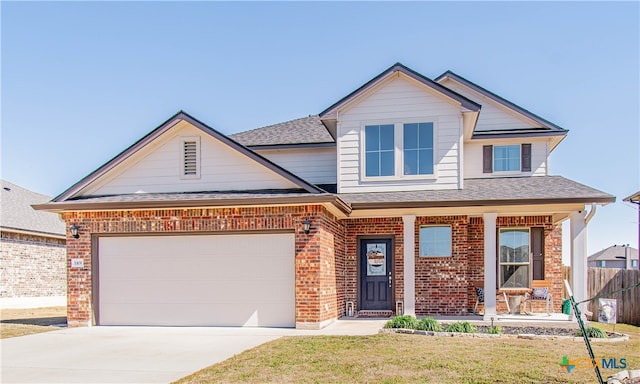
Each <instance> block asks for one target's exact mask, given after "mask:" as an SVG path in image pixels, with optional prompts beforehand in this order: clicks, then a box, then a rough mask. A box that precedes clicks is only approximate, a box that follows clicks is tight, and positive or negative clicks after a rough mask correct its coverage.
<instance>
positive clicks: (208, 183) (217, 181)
mask: <svg viewBox="0 0 640 384" xmlns="http://www.w3.org/2000/svg"><path fill="white" fill-rule="evenodd" d="M184 137H189V138H192V137H200V156H201V158H200V167H201V168H200V177H199V178H195V179H194V178H189V179H186V178H184V177H181V167H182V140H183V138H184ZM156 141H157V143H156V142H154V143H151V144H149V145H148V146H147V147H146V148H143V149H142V150H140V152H138V153H136V154H135V155H134V156H132V157H131V158H129V159H127V160H125V161H124V162H123V163H121V164H120V165H118V166H117V167H116V168H115V169H113V170H112V171H111V172H110V174H109V176H108V177H106V176H105V180H99V182H98V183H96V185H95V187H93V188H92V189H91V190H88V191H84V192H83V193H82V195H83V196H88V195H111V194H127V193H136V192H139V193H163V192H198V191H231V190H257V189H286V188H297V187H296V185H295V184H293V183H292V182H290V181H289V180H286V179H285V178H283V177H282V176H280V175H278V174H276V173H275V172H273V171H271V170H269V169H267V168H265V167H264V166H262V165H261V164H258V163H257V162H255V161H254V160H252V159H250V158H248V157H246V156H244V155H243V154H241V153H239V152H237V151H235V150H233V149H231V148H230V147H228V146H227V145H226V144H223V143H221V142H220V141H218V140H217V139H215V138H213V137H211V136H209V135H207V134H206V133H204V132H202V131H201V130H199V129H197V128H195V127H192V126H191V125H189V124H187V123H184V122H183V123H181V124H179V127H175V128H173V129H172V130H171V131H169V132H167V133H165V135H164V136H161V137H159V138H158V139H156Z"/></svg>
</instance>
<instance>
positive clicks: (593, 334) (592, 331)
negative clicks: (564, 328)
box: [576, 326, 608, 339]
mask: <svg viewBox="0 0 640 384" xmlns="http://www.w3.org/2000/svg"><path fill="white" fill-rule="evenodd" d="M584 331H585V333H586V334H587V337H588V338H590V339H606V338H607V337H608V336H607V333H606V332H605V331H603V330H602V329H600V328H598V327H591V326H589V327H586V328H585V329H584ZM576 336H578V337H582V330H580V329H578V332H576Z"/></svg>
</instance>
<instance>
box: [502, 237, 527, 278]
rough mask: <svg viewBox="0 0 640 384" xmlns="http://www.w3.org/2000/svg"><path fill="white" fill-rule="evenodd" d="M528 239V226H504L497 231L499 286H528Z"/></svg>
mask: <svg viewBox="0 0 640 384" xmlns="http://www.w3.org/2000/svg"><path fill="white" fill-rule="evenodd" d="M530 239H531V237H530V235H529V228H504V229H500V231H499V232H498V275H499V276H498V281H499V287H500V288H529V286H530V272H529V271H530V268H531V267H530V261H531V259H530Z"/></svg>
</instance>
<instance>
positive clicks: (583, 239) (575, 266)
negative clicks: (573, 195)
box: [569, 210, 593, 314]
mask: <svg viewBox="0 0 640 384" xmlns="http://www.w3.org/2000/svg"><path fill="white" fill-rule="evenodd" d="M569 218H570V232H571V290H572V291H573V298H574V299H575V300H576V301H582V300H585V299H586V298H587V294H588V292H587V270H588V267H587V223H586V221H585V218H586V212H585V211H584V210H583V211H576V212H571V215H570V216H569ZM578 307H579V308H580V312H582V313H583V314H584V311H585V309H586V308H587V303H582V304H580V305H579V306H578ZM592 310H593V308H592Z"/></svg>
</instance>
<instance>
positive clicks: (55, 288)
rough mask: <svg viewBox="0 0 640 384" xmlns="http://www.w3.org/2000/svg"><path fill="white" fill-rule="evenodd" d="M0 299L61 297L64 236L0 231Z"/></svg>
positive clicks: (64, 280) (64, 272)
mask: <svg viewBox="0 0 640 384" xmlns="http://www.w3.org/2000/svg"><path fill="white" fill-rule="evenodd" d="M0 236H1V243H2V245H1V247H0V298H19V297H47V296H64V295H65V294H66V290H67V269H66V250H65V241H64V239H54V238H49V237H42V236H34V235H27V234H21V233H13V232H2V233H1V235H0Z"/></svg>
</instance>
